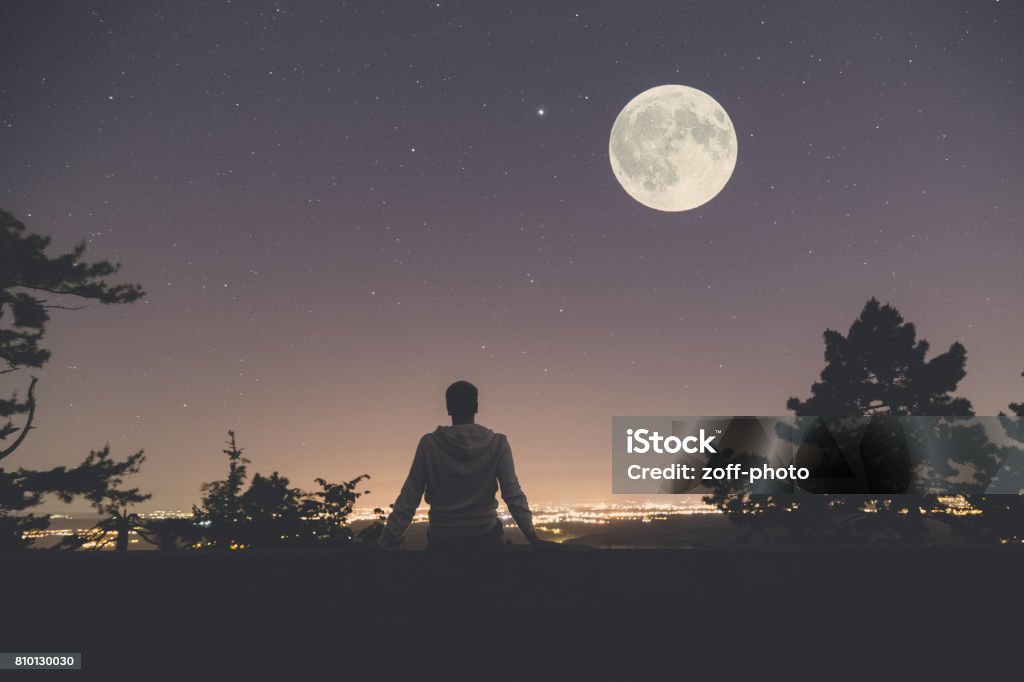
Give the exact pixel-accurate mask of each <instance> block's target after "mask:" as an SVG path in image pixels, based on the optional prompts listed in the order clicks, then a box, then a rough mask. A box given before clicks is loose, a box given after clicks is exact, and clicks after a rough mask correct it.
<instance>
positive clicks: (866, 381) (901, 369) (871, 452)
mask: <svg viewBox="0 0 1024 682" xmlns="http://www.w3.org/2000/svg"><path fill="white" fill-rule="evenodd" d="M824 341H825V367H824V369H823V370H822V371H821V375H820V379H819V381H817V382H815V383H814V384H813V385H812V386H811V395H810V397H808V398H807V399H806V400H802V399H800V398H790V399H789V400H788V401H787V404H786V407H787V408H788V409H789V410H791V411H792V412H793V413H794V414H795V415H796V416H797V417H801V418H804V419H802V420H801V419H798V420H797V422H796V426H795V427H792V426H789V425H786V424H780V425H779V427H778V433H779V435H780V437H782V438H784V439H787V440H790V441H791V442H794V444H795V445H798V449H797V458H798V460H799V459H800V458H803V459H804V460H805V462H799V461H798V462H797V464H798V465H801V464H804V463H809V464H810V466H808V468H809V469H811V477H812V478H811V482H810V483H809V484H804V485H805V486H810V487H813V483H814V480H815V479H817V478H819V477H820V478H822V479H828V481H829V482H828V483H827V484H826V486H825V488H824V489H823V491H827V492H828V493H829V494H798V495H790V494H783V495H777V494H761V495H752V494H750V493H749V491H747V490H745V489H739V487H737V486H726V487H725V488H723V487H722V486H719V488H720V489H718V490H716V491H715V493H714V494H713V495H711V496H709V497H708V498H706V499H707V500H708V501H709V502H711V503H714V504H716V505H717V506H718V507H719V508H721V509H722V510H723V511H726V512H728V513H730V515H731V516H732V518H733V519H734V520H736V521H737V522H738V523H754V524H758V525H760V526H761V527H762V528H767V527H770V526H773V525H778V526H782V527H785V528H788V529H790V530H791V531H793V534H794V535H797V534H799V535H801V536H808V535H810V536H814V537H817V538H818V540H819V541H820V540H822V539H826V538H832V539H836V540H844V541H849V540H854V539H860V540H863V539H878V538H882V537H885V535H886V533H889V536H890V537H893V538H894V539H895V538H897V537H898V538H900V539H903V540H907V539H921V538H922V537H923V536H924V527H923V525H922V523H921V520H922V519H921V510H922V509H928V508H930V507H934V506H935V502H934V500H933V499H930V498H929V499H924V498H922V497H921V496H915V495H901V496H900V497H899V498H894V497H889V494H897V493H905V492H906V491H907V490H908V487H909V485H910V483H911V479H912V478H913V477H914V475H915V474H917V475H922V472H923V473H924V474H927V475H929V476H931V477H933V482H934V483H936V484H938V483H943V484H945V483H946V482H948V481H949V480H951V477H952V476H953V475H954V474H955V469H954V468H953V467H952V464H951V463H950V462H941V463H937V464H933V465H932V466H931V468H930V469H927V470H922V469H920V468H917V469H912V466H911V462H910V460H909V452H908V449H907V439H908V438H910V439H914V438H921V437H923V436H922V434H919V433H916V432H911V433H905V432H903V431H902V430H901V425H900V424H899V422H898V421H897V420H894V419H893V417H902V416H937V417H952V416H959V417H969V416H972V415H973V414H974V412H973V409H972V407H971V403H970V401H968V400H967V399H966V398H963V397H958V396H955V395H954V392H955V391H956V388H957V385H958V384H959V382H960V381H961V380H962V379H963V378H964V376H965V375H966V369H965V365H966V359H967V352H966V349H965V348H964V346H963V345H962V344H960V343H953V344H952V345H951V346H950V347H949V349H948V350H947V351H946V352H945V353H942V354H940V355H936V356H933V357H931V358H929V357H928V351H929V349H930V346H929V344H928V342H927V341H925V340H924V339H918V338H917V331H916V329H915V327H914V325H913V324H912V323H909V322H906V321H904V319H903V316H902V315H901V314H900V313H899V311H897V310H896V308H894V307H893V306H891V305H888V304H886V305H882V304H880V303H879V302H878V300H876V299H874V298H872V299H870V300H869V301H868V302H867V304H865V306H864V308H863V310H862V311H861V313H860V315H858V317H857V318H856V319H855V320H854V322H853V324H852V325H851V326H850V328H849V330H848V332H847V333H846V334H845V335H844V334H843V333H841V332H838V331H835V330H832V329H827V330H826V331H825V333H824ZM951 428H954V429H964V428H966V427H960V426H955V425H954V426H952V427H951ZM976 431H977V430H976V429H975V430H973V431H969V432H968V431H957V432H956V433H952V434H947V435H946V437H947V438H948V439H950V440H951V441H953V440H956V442H961V441H962V442H963V443H964V444H966V445H965V447H966V446H969V451H970V453H971V456H973V455H974V453H976V452H981V451H982V450H984V451H985V452H986V453H988V450H987V449H985V448H987V447H988V445H989V444H987V442H986V443H980V442H978V440H977V438H978V433H976ZM982 435H983V434H982ZM844 438H846V439H852V438H857V439H860V445H861V446H863V447H861V451H862V453H865V457H866V458H867V459H866V460H865V461H864V462H863V464H864V467H865V470H866V472H867V477H868V482H869V483H870V488H871V490H872V491H873V492H875V493H879V492H881V493H882V494H881V495H878V494H874V495H866V494H857V493H866V492H867V491H866V490H860V489H858V488H857V487H856V485H851V487H850V488H849V489H846V490H844V489H843V486H844V480H848V481H850V482H851V483H855V482H856V479H855V477H854V476H853V475H852V471H849V466H848V464H847V463H846V462H845V459H844V457H843V455H842V447H841V446H840V442H839V441H843V439H844ZM837 439H838V440H837ZM847 445H848V444H847ZM978 448H982V450H979V449H978ZM965 452H966V451H965ZM751 454H753V455H756V454H757V453H751ZM751 454H747V453H745V454H744V456H746V457H750V456H751ZM989 454H994V453H989ZM847 474H849V475H847ZM801 492H802V491H801ZM865 510H867V511H870V512H871V513H867V512H866V511H865Z"/></svg>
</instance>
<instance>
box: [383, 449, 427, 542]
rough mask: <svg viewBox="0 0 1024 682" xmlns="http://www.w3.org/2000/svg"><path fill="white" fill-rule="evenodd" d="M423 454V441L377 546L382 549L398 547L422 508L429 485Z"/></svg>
mask: <svg viewBox="0 0 1024 682" xmlns="http://www.w3.org/2000/svg"><path fill="white" fill-rule="evenodd" d="M424 457H426V455H425V453H424V452H423V441H420V444H419V445H418V446H416V454H415V455H414V456H413V458H412V467H410V468H409V475H408V476H406V478H405V483H404V484H403V485H402V491H401V492H400V493H398V499H397V500H395V506H394V508H393V509H392V510H391V514H389V515H388V520H387V523H386V524H385V525H384V531H383V532H382V533H381V534H380V539H379V540H377V544H378V545H380V546H381V547H385V548H388V549H390V548H392V547H397V546H398V543H399V541H400V540H401V539H402V536H403V535H405V531H406V529H407V528H408V527H409V524H410V523H412V517H413V516H414V515H415V514H416V508H417V507H419V506H420V500H421V499H422V498H423V489H424V488H425V487H426V485H427V465H426V462H425V461H424Z"/></svg>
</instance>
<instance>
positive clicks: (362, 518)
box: [22, 495, 981, 549]
mask: <svg viewBox="0 0 1024 682" xmlns="http://www.w3.org/2000/svg"><path fill="white" fill-rule="evenodd" d="M680 497H682V498H683V499H678V498H680ZM676 498H677V499H676V500H675V501H672V502H649V501H637V500H624V501H622V502H613V503H611V502H592V503H576V504H569V503H566V504H548V505H535V506H534V508H533V520H534V525H535V527H536V528H537V531H538V532H540V533H541V534H542V535H543V536H545V537H547V538H549V539H552V540H555V541H559V542H562V541H566V540H570V539H574V538H579V537H582V536H590V535H593V534H594V533H600V531H598V530H597V529H596V528H595V527H601V526H610V525H612V524H615V527H616V528H621V529H622V530H624V531H627V537H632V538H639V536H640V535H644V536H645V537H646V538H647V541H646V542H645V543H643V544H650V540H651V537H656V536H657V534H658V531H657V530H655V529H650V531H647V532H643V533H642V532H640V531H639V530H638V528H643V527H644V526H645V525H646V524H654V523H659V522H669V521H684V519H683V517H694V522H696V521H697V518H698V517H703V518H705V519H708V520H709V521H710V520H712V519H715V521H716V523H715V524H713V526H712V527H709V526H707V524H701V525H703V526H704V530H703V533H704V534H706V533H707V532H708V531H709V530H711V531H712V533H719V534H723V535H730V534H731V533H729V532H728V531H727V530H726V529H728V527H729V524H728V520H727V519H726V518H724V516H723V515H722V512H721V511H720V510H719V509H717V508H716V507H714V506H712V505H709V504H706V503H705V502H704V501H703V499H702V498H701V496H698V495H687V496H676ZM936 501H937V502H938V503H939V506H935V507H932V508H929V509H927V510H926V509H923V508H922V510H921V511H922V513H926V514H935V515H946V514H948V515H951V516H962V515H974V514H980V513H981V510H980V509H977V508H974V507H972V506H971V504H970V503H969V502H968V501H967V500H966V499H965V498H963V497H962V496H939V497H937V498H936ZM861 511H863V512H865V513H871V512H874V511H877V510H876V509H874V508H873V506H872V504H871V502H865V504H864V505H863V506H862V507H861ZM428 514H429V509H428V508H426V507H424V508H421V509H420V510H419V511H418V512H417V513H416V515H415V517H414V518H413V528H411V529H410V531H409V536H410V537H415V536H417V535H420V536H421V535H422V533H423V527H424V526H425V524H426V522H427V520H428ZM139 517H140V518H142V519H144V520H147V519H154V520H163V519H187V518H191V517H192V512H191V511H183V510H179V509H176V510H164V509H160V510H155V511H150V512H144V513H142V512H140V513H139ZM498 517H499V518H500V519H501V520H502V523H503V524H504V525H505V528H506V529H508V530H509V532H510V533H511V534H513V535H514V534H516V533H517V532H518V531H516V530H515V523H514V521H513V520H512V518H511V516H510V515H509V514H508V512H507V510H505V509H504V508H502V509H500V510H499V512H498ZM716 517H717V518H716ZM349 519H350V523H351V525H352V526H353V527H356V528H358V527H361V526H362V527H365V526H366V525H368V524H370V523H373V522H374V521H379V520H381V514H380V512H379V510H375V509H373V508H368V507H363V508H357V509H355V510H353V512H352V514H351V515H350V517H349ZM98 520H99V517H97V516H96V515H94V514H86V513H83V514H66V513H60V514H51V515H50V521H51V525H50V527H49V528H46V529H43V530H33V531H28V532H25V533H23V535H22V536H23V537H24V538H26V539H31V540H32V541H33V544H35V545H36V546H38V547H50V546H53V545H55V544H56V543H58V542H59V541H60V540H61V538H65V537H73V536H76V535H81V534H85V533H86V532H87V531H88V530H89V529H90V528H92V526H93V525H94V524H95V523H96V522H97V521H98ZM687 523H688V524H689V522H687ZM690 525H692V524H690ZM587 528H591V529H593V530H587ZM648 528H649V527H648ZM629 529H633V530H629ZM651 531H653V533H652V532H651ZM666 534H668V531H667V530H666ZM618 539H619V540H621V539H622V536H621V535H620V536H619V538H618ZM638 542H639V540H638ZM129 544H130V545H132V546H133V547H132V549H148V548H150V547H151V545H149V543H147V542H146V541H145V540H143V539H142V538H141V537H139V535H138V534H137V533H135V532H134V531H133V532H132V533H131V534H130V538H129ZM410 544H411V545H412V546H416V544H417V543H416V542H415V541H413V542H412V543H410ZM616 544H618V543H616ZM658 544H660V543H658ZM670 544H671V543H670ZM682 544H686V543H685V542H683V543H682ZM91 548H93V547H92V546H91V543H86V544H85V545H83V549H91Z"/></svg>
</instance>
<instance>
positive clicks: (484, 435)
mask: <svg viewBox="0 0 1024 682" xmlns="http://www.w3.org/2000/svg"><path fill="white" fill-rule="evenodd" d="M433 436H434V441H435V442H436V443H437V445H438V447H440V448H441V449H442V450H444V451H445V452H446V453H448V454H450V455H451V456H452V457H456V458H458V459H473V458H475V457H479V456H480V455H482V454H484V453H486V452H489V451H490V450H491V449H492V448H494V447H495V445H496V444H497V437H498V434H496V433H494V431H491V430H490V429H489V428H487V427H486V426H481V425H480V424H458V425H456V426H438V427H437V430H436V431H434V433H433Z"/></svg>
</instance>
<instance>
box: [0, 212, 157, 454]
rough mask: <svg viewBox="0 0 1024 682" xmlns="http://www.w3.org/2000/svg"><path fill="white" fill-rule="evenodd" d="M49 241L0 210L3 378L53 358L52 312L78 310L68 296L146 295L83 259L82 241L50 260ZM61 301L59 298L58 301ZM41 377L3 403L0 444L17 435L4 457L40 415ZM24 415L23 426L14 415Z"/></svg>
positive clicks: (127, 298) (105, 265) (104, 266)
mask: <svg viewBox="0 0 1024 682" xmlns="http://www.w3.org/2000/svg"><path fill="white" fill-rule="evenodd" d="M49 246H50V238H49V237H44V236H41V235H37V234H29V233H28V232H27V231H26V228H25V225H24V223H22V222H21V221H19V220H18V219H17V218H15V217H14V216H13V215H11V214H10V213H8V212H7V211H4V210H0V323H5V324H7V325H8V326H6V327H5V328H3V329H0V374H11V373H14V372H17V371H18V370H21V369H27V368H37V369H38V368H40V367H42V366H43V365H44V364H45V363H46V361H47V360H49V359H50V351H49V350H48V349H46V348H45V347H44V346H43V345H42V341H43V335H44V333H45V331H46V323H47V322H49V320H50V311H51V310H55V309H60V310H75V309H76V307H75V306H69V305H67V303H66V302H65V300H66V297H72V298H77V299H91V300H95V301H99V302H100V303H107V304H110V303H130V302H132V301H135V300H138V299H139V298H141V297H142V295H143V292H142V289H141V287H139V286H138V285H137V284H117V285H111V284H110V283H108V282H107V280H106V278H107V277H109V276H110V275H113V274H114V273H116V272H117V271H118V269H119V268H120V266H119V265H117V264H113V263H109V262H107V261H97V262H94V263H87V262H84V261H83V260H82V257H83V256H84V255H85V249H86V245H85V242H81V243H80V244H78V245H77V246H75V247H74V248H73V249H72V250H71V252H70V253H65V254H62V255H59V256H52V257H51V256H47V255H46V249H47V248H48V247H49ZM54 297H56V298H54ZM35 386H36V379H35V377H33V378H32V379H31V380H30V382H29V384H28V389H27V390H26V392H25V397H24V398H23V399H19V397H18V393H17V391H15V392H14V393H12V395H11V397H10V398H6V399H0V419H6V420H7V421H6V422H5V423H3V424H0V443H3V441H4V440H7V439H9V438H10V437H11V436H13V435H14V434H18V435H17V437H16V438H15V440H14V442H13V443H11V444H9V445H6V447H3V446H0V447H3V449H0V459H3V458H4V457H7V456H8V455H10V454H11V453H12V452H14V451H15V450H16V449H17V448H18V446H20V445H21V444H22V443H23V442H24V440H25V437H26V436H27V435H28V432H29V430H30V429H31V428H32V422H33V419H34V417H35V407H36V403H35V395H34V390H35ZM17 415H25V422H24V424H23V425H22V426H21V428H18V427H17V426H15V424H14V421H13V419H11V418H12V417H15V416H17Z"/></svg>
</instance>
